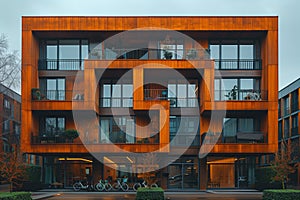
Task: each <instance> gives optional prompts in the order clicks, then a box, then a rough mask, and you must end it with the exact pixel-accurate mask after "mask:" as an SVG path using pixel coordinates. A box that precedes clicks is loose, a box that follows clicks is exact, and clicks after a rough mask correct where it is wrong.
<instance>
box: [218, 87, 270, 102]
mask: <svg viewBox="0 0 300 200" xmlns="http://www.w3.org/2000/svg"><path fill="white" fill-rule="evenodd" d="M228 100H230V101H259V100H268V93H267V91H262V90H252V89H231V90H215V101H228Z"/></svg>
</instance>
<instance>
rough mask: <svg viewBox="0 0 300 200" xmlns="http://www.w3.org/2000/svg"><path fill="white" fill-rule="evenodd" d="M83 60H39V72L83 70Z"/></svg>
mask: <svg viewBox="0 0 300 200" xmlns="http://www.w3.org/2000/svg"><path fill="white" fill-rule="evenodd" d="M83 63H84V60H83V59H39V62H38V68H39V70H83Z"/></svg>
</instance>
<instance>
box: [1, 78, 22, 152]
mask: <svg viewBox="0 0 300 200" xmlns="http://www.w3.org/2000/svg"><path fill="white" fill-rule="evenodd" d="M20 133H21V95H19V94H18V93H16V92H15V91H13V90H11V89H10V88H7V87H6V86H4V85H2V84H0V152H12V151H18V152H19V150H20Z"/></svg>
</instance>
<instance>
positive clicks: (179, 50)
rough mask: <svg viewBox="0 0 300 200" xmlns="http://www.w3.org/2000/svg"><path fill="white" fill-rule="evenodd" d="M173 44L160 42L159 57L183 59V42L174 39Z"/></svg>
mask: <svg viewBox="0 0 300 200" xmlns="http://www.w3.org/2000/svg"><path fill="white" fill-rule="evenodd" d="M174 43H175V44H164V43H161V44H160V50H161V52H160V58H161V59H183V44H182V42H179V41H176V42H175V41H174Z"/></svg>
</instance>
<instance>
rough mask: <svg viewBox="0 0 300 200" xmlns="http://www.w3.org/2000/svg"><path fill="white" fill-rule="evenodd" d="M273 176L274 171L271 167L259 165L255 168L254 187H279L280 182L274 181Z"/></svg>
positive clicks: (260, 188) (262, 188) (259, 188)
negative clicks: (259, 166)
mask: <svg viewBox="0 0 300 200" xmlns="http://www.w3.org/2000/svg"><path fill="white" fill-rule="evenodd" d="M274 176H275V172H274V171H273V169H272V168H271V167H261V168H257V169H255V189H257V190H261V191H262V190H265V189H280V188H281V183H280V182H277V181H276V182H274V181H273V180H272V177H274Z"/></svg>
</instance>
